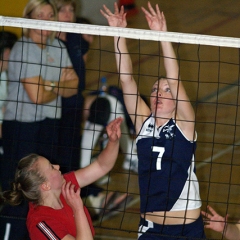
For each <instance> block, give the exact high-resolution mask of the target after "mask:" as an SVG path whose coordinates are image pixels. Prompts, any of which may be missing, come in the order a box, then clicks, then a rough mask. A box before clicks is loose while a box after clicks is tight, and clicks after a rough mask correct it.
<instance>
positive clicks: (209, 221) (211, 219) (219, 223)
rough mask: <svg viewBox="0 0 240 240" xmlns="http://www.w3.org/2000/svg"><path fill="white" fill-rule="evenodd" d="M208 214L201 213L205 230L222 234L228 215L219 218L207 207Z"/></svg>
mask: <svg viewBox="0 0 240 240" xmlns="http://www.w3.org/2000/svg"><path fill="white" fill-rule="evenodd" d="M207 208H208V210H209V212H210V213H207V212H204V211H202V212H201V213H202V215H203V218H204V223H205V228H210V229H212V230H214V231H216V232H223V231H224V228H225V225H226V224H227V219H228V215H226V217H222V216H220V215H219V214H218V213H217V212H216V211H215V210H214V209H213V208H212V207H210V206H208V207H207Z"/></svg>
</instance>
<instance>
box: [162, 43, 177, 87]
mask: <svg viewBox="0 0 240 240" xmlns="http://www.w3.org/2000/svg"><path fill="white" fill-rule="evenodd" d="M161 46H162V52H163V57H164V67H165V70H166V77H167V78H168V81H171V79H173V80H176V79H178V78H179V76H178V75H179V67H178V62H177V59H176V54H175V52H174V49H173V46H172V43H171V42H161ZM173 82H175V83H176V81H173Z"/></svg>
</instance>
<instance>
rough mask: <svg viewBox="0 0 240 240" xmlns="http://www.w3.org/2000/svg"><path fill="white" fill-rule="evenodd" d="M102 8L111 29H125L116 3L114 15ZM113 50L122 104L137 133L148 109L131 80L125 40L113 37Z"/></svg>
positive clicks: (124, 16) (130, 63)
mask: <svg viewBox="0 0 240 240" xmlns="http://www.w3.org/2000/svg"><path fill="white" fill-rule="evenodd" d="M103 8H104V10H100V11H101V13H102V15H103V16H104V17H105V18H106V19H107V20H108V23H109V25H110V26H111V27H122V28H125V27H126V26H127V21H126V13H124V8H123V6H122V7H121V9H120V11H119V9H118V5H117V3H114V13H112V12H111V11H110V10H109V9H108V8H107V7H106V6H105V5H103ZM114 48H115V57H116V63H117V69H118V72H119V74H120V80H121V85H122V90H123V94H124V102H125V105H126V108H127V111H128V113H129V115H130V117H131V120H132V122H133V124H134V125H135V128H136V132H139V130H140V127H141V126H142V123H143V121H144V120H145V119H146V117H148V116H149V115H150V109H149V108H148V106H147V105H146V103H145V102H144V101H143V100H142V99H141V97H140V95H139V92H138V88H137V84H136V82H135V80H134V78H133V70H132V60H131V58H130V55H129V52H128V49H127V44H126V39H125V38H118V37H114Z"/></svg>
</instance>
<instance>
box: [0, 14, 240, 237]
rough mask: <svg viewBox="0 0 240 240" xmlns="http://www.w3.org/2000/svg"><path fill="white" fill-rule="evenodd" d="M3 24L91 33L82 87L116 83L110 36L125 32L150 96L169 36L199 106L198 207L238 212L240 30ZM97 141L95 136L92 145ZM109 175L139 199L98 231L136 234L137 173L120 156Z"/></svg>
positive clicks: (112, 185)
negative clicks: (238, 34)
mask: <svg viewBox="0 0 240 240" xmlns="http://www.w3.org/2000/svg"><path fill="white" fill-rule="evenodd" d="M6 27H14V28H20V29H23V28H30V29H40V30H50V31H56V32H73V33H81V34H88V35H93V36H95V40H94V44H92V45H90V49H89V53H88V60H87V64H86V89H85V94H86V95H88V94H89V93H91V92H92V91H97V90H98V89H99V82H100V81H99V80H100V79H101V77H103V76H104V77H106V78H107V83H108V85H109V86H110V85H114V86H117V87H119V88H120V83H119V76H118V73H117V70H116V66H115V65H116V64H115V56H114V54H115V53H114V49H113V37H114V36H118V37H125V38H127V41H128V49H129V53H130V55H131V57H132V61H133V68H134V73H133V74H134V76H135V79H136V80H137V84H138V87H139V91H140V93H141V94H142V95H143V96H144V97H146V99H148V98H149V96H150V91H151V86H152V83H153V82H154V81H155V80H156V79H157V78H158V77H159V76H160V75H164V67H163V57H162V56H161V54H160V50H159V49H160V47H159V46H160V45H159V42H160V41H170V42H172V43H173V46H174V49H175V52H176V56H177V60H178V63H179V67H180V75H181V80H182V82H183V84H184V86H185V88H186V91H187V93H188V96H189V98H190V101H191V103H192V105H193V106H194V110H195V113H196V130H197V132H198V141H197V151H196V156H195V161H196V169H197V177H198V180H199V183H200V194H201V198H202V202H203V209H204V210H205V209H206V206H207V205H208V204H209V205H211V206H213V207H214V208H216V209H217V210H218V211H219V212H220V213H221V214H222V215H225V214H226V213H229V214H230V215H231V216H232V217H233V219H234V218H238V216H240V208H239V204H240V200H239V192H240V175H239V171H240V159H239V152H240V137H239V136H240V118H239V114H238V110H239V103H240V100H239V96H240V95H239V75H240V65H239V61H240V52H239V48H240V39H239V38H230V37H219V36H209V35H199V34H185V33H175V32H156V31H150V30H142V29H129V28H114V27H108V26H98V25H88V24H77V23H61V22H53V21H41V20H33V19H23V18H12V17H3V16H1V17H0V31H4V30H5V28H6ZM116 116H117V113H116ZM83 131H84V130H83ZM94 148H95V146H94V145H93V144H92V149H90V150H94ZM79 150H80V151H81V149H79ZM122 154H124V152H122ZM129 154H130V155H134V154H136V153H129ZM120 155H121V153H120ZM120 158H121V157H120ZM123 158H124V157H122V159H120V162H121V161H123ZM109 176H110V177H111V181H110V180H108V181H107V184H106V185H104V188H105V189H106V190H108V191H120V192H122V193H129V194H130V195H134V196H135V199H136V201H135V202H134V204H133V205H132V206H129V207H128V208H126V207H124V208H123V209H122V210H120V211H118V212H117V214H116V215H115V216H112V219H114V221H107V220H105V221H104V220H103V219H102V221H99V222H98V223H97V224H96V227H97V229H98V231H99V234H101V233H103V232H104V231H106V230H109V231H111V230H117V231H118V232H119V231H120V232H122V234H123V235H124V234H125V235H126V236H128V235H127V233H129V232H132V233H133V236H135V235H134V234H135V233H136V232H137V224H138V221H139V202H138V200H139V197H138V196H139V190H138V180H137V174H136V173H133V172H131V171H123V170H122V168H121V163H120V164H119V163H117V164H116V166H115V167H114V169H113V170H112V171H111V172H110V174H109ZM120 181H121V184H120V183H119V182H120ZM233 222H234V220H233ZM101 231H102V232H101ZM208 234H209V238H211V237H213V236H215V235H214V233H212V232H209V233H208ZM217 236H219V235H217Z"/></svg>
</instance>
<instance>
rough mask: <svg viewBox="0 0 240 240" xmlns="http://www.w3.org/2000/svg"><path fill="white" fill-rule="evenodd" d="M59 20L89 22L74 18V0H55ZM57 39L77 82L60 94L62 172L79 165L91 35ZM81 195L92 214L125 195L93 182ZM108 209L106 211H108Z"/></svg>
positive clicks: (59, 35) (62, 34)
mask: <svg viewBox="0 0 240 240" xmlns="http://www.w3.org/2000/svg"><path fill="white" fill-rule="evenodd" d="M55 3H56V7H57V12H58V20H59V21H61V22H76V20H77V21H78V22H79V23H89V22H88V20H87V19H83V18H77V19H76V1H75V0H55ZM57 38H58V39H60V40H61V41H62V42H63V43H64V44H65V45H66V47H67V50H68V54H69V56H70V59H71V61H72V64H73V67H74V69H75V71H76V73H77V75H78V78H79V84H78V90H77V93H76V94H74V95H73V96H71V97H62V117H61V125H60V126H61V130H60V141H59V145H60V147H61V156H60V157H61V169H62V171H63V172H69V171H71V170H76V169H78V168H79V167H80V166H82V165H80V166H79V159H80V145H81V136H80V133H81V123H82V114H83V102H84V97H83V95H82V92H83V91H84V90H85V79H86V78H85V73H86V69H85V62H86V58H87V52H88V50H89V44H91V43H92V41H93V37H92V36H90V35H86V34H76V33H66V32H59V33H57ZM81 197H82V198H83V197H89V200H90V204H91V207H92V208H93V211H92V212H93V214H94V216H93V215H92V217H94V218H98V217H99V216H101V212H102V211H103V209H104V208H108V210H109V209H110V208H109V207H110V206H112V208H113V209H117V208H118V207H119V206H120V204H121V203H123V202H124V200H125V199H126V197H127V194H125V193H124V194H120V193H114V192H108V193H106V192H104V191H103V189H102V188H100V187H98V186H97V185H96V184H90V185H89V186H87V187H85V188H82V189H81ZM108 212H109V211H108Z"/></svg>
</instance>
